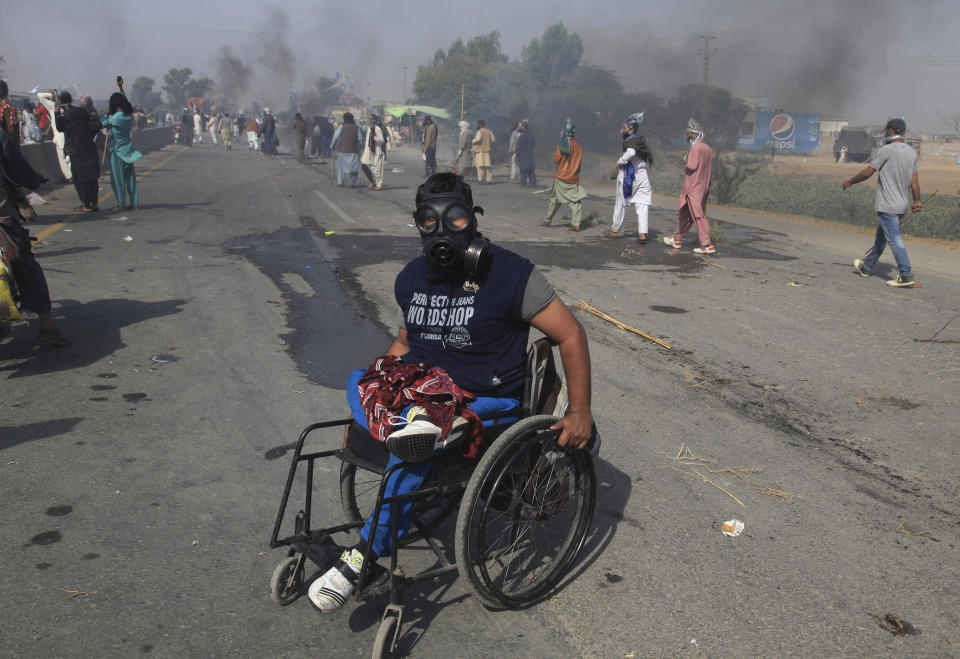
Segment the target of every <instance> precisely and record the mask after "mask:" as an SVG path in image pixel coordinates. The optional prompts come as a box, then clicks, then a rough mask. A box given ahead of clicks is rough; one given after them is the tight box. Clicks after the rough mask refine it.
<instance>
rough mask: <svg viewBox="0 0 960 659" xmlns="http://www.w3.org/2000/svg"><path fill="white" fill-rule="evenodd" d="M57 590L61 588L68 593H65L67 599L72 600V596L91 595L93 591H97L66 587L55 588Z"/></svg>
mask: <svg viewBox="0 0 960 659" xmlns="http://www.w3.org/2000/svg"><path fill="white" fill-rule="evenodd" d="M57 590H62V591H63V592H65V593H70V594H69V595H67V599H68V600H72V599H73V598H74V597H77V596H78V595H93V594H94V593H96V592H97V591H95V590H91V591H90V592H87V591H85V590H67V589H66V588H57Z"/></svg>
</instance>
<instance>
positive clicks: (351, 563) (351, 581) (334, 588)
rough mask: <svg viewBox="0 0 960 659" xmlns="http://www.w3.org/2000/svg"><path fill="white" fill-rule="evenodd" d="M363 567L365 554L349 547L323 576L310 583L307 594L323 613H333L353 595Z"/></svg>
mask: <svg viewBox="0 0 960 659" xmlns="http://www.w3.org/2000/svg"><path fill="white" fill-rule="evenodd" d="M361 567H363V554H361V553H360V552H359V551H358V550H356V549H347V550H346V551H344V552H343V553H342V554H341V555H340V560H339V561H337V563H336V564H335V565H334V566H333V567H332V568H330V569H329V570H327V571H326V572H325V573H324V574H323V576H322V577H320V578H319V579H317V580H316V581H314V582H313V583H312V584H310V589H309V590H308V591H307V596H308V597H309V598H310V602H311V603H312V604H313V605H314V606H315V607H317V608H318V609H320V612H321V613H333V612H334V611H336V610H337V609H339V608H340V607H342V606H343V605H344V604H346V602H347V600H348V599H349V598H350V597H352V596H353V594H354V593H355V592H356V590H357V581H358V580H359V579H360V568H361Z"/></svg>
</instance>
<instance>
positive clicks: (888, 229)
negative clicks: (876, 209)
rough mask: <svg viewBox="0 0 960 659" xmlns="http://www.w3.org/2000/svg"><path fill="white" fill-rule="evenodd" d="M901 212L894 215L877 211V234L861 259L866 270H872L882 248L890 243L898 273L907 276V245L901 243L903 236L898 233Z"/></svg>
mask: <svg viewBox="0 0 960 659" xmlns="http://www.w3.org/2000/svg"><path fill="white" fill-rule="evenodd" d="M901 219H903V214H902V213H901V214H900V215H894V214H893V213H877V222H878V224H877V236H876V240H875V241H874V243H873V249H872V250H870V253H869V254H867V258H865V259H864V260H863V267H864V269H866V270H872V269H873V266H875V265H876V264H877V261H878V260H879V259H880V255H881V254H883V248H884V247H885V246H886V245H887V243H889V244H890V249H891V250H893V258H894V260H895V261H896V262H897V267H898V268H899V269H900V274H901V275H902V276H903V277H909V276H910V273H911V270H910V259H909V258H908V257H907V246H906V245H904V244H903V236H901V235H900V220H901Z"/></svg>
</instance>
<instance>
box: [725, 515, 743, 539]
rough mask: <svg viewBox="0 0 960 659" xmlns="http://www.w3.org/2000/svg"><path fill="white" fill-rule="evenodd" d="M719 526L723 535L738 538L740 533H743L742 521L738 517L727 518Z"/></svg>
mask: <svg viewBox="0 0 960 659" xmlns="http://www.w3.org/2000/svg"><path fill="white" fill-rule="evenodd" d="M720 528H721V529H722V530H723V535H726V536H729V537H731V538H739V537H740V534H741V533H743V522H741V521H740V520H739V519H728V520H727V521H726V522H724V523H723V524H722V525H721V526H720Z"/></svg>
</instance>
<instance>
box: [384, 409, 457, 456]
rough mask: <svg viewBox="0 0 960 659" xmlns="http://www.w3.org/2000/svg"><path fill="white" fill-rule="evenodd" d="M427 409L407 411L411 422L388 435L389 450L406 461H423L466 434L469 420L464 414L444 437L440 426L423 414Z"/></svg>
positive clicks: (455, 420) (454, 422)
mask: <svg viewBox="0 0 960 659" xmlns="http://www.w3.org/2000/svg"><path fill="white" fill-rule="evenodd" d="M425 411H426V410H424V409H423V408H422V407H414V408H412V409H411V410H410V411H409V412H408V413H407V417H411V418H410V420H409V422H408V423H407V424H406V425H405V426H404V427H402V428H400V429H399V430H395V431H394V432H392V433H390V435H388V436H387V450H388V451H390V452H391V453H393V454H394V455H395V456H397V457H398V458H400V459H401V460H403V461H404V462H423V461H424V460H426V459H427V458H429V457H430V456H432V455H433V454H434V453H435V452H436V451H438V450H439V449H442V448H446V447H447V446H450V445H452V444H453V443H454V442H456V441H458V440H459V439H460V438H462V437H463V435H464V432H463V431H465V430H466V426H467V423H468V422H467V420H466V419H464V418H463V417H462V416H458V417H457V418H455V419H454V420H453V424H452V425H451V426H450V433H449V434H448V435H447V436H446V438H444V437H442V436H441V435H442V431H441V430H440V426H438V425H437V424H435V423H434V422H433V421H431V420H430V417H428V416H427V415H426V414H423V412H425Z"/></svg>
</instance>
